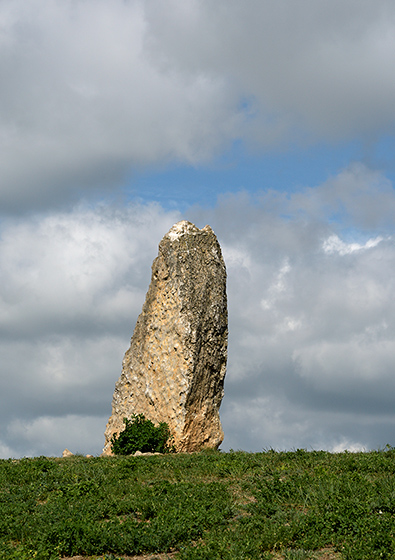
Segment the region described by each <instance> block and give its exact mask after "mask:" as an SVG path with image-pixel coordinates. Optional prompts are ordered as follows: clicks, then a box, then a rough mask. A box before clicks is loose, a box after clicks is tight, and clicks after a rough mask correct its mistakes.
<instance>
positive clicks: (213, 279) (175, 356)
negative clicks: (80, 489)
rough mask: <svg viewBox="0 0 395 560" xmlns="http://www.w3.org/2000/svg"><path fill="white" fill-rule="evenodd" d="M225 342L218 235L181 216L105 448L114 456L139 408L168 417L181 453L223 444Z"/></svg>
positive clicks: (166, 241) (163, 251) (152, 289)
mask: <svg viewBox="0 0 395 560" xmlns="http://www.w3.org/2000/svg"><path fill="white" fill-rule="evenodd" d="M227 343H228V314H227V300H226V269H225V263H224V260H223V258H222V253H221V248H220V246H219V243H218V241H217V238H216V236H215V234H214V232H213V230H212V229H211V228H210V226H206V227H204V228H203V229H201V230H200V229H198V228H197V227H196V226H195V225H193V224H191V223H190V222H187V221H182V222H178V223H177V224H175V225H174V226H173V227H172V228H171V229H170V231H169V232H168V233H167V234H166V235H165V236H164V238H163V239H162V241H161V242H160V244H159V254H158V256H157V258H156V259H155V260H154V262H153V265H152V278H151V284H150V286H149V289H148V292H147V295H146V299H145V303H144V306H143V310H142V312H141V314H140V316H139V318H138V320H137V324H136V327H135V330H134V334H133V337H132V340H131V344H130V348H129V350H128V351H127V352H126V354H125V357H124V360H123V367H122V374H121V376H120V378H119V379H118V381H117V383H116V385H115V391H114V396H113V400H112V414H111V416H110V419H109V421H108V423H107V427H106V431H105V446H104V454H107V455H109V454H111V436H112V434H113V433H119V432H120V431H122V430H123V428H124V425H123V418H124V417H128V418H130V416H131V415H132V414H141V413H142V414H144V415H145V416H146V418H149V419H150V420H152V421H153V422H154V423H155V424H158V423H159V422H167V424H168V425H169V428H170V431H171V433H172V435H173V436H174V444H175V448H176V450H177V451H185V452H191V451H198V450H200V449H202V448H203V447H210V448H216V447H218V446H219V445H220V443H221V442H222V440H223V435H224V434H223V431H222V427H221V422H220V419H219V407H220V405H221V401H222V397H223V385H224V378H225V372H226V359H227Z"/></svg>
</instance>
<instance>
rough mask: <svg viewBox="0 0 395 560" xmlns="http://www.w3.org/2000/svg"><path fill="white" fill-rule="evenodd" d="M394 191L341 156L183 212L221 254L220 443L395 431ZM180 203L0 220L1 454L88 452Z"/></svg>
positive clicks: (376, 437)
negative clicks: (279, 182) (296, 176)
mask: <svg viewBox="0 0 395 560" xmlns="http://www.w3.org/2000/svg"><path fill="white" fill-rule="evenodd" d="M357 183H358V184H359V185H360V188H359V189H358V188H357V186H356V184H357ZM378 184H380V185H383V188H382V189H381V190H380V189H377V185H378ZM339 185H341V188H339ZM350 193H351V194H350ZM373 193H376V198H375V208H374V209H373V210H372V208H371V203H372V197H373ZM355 200H357V201H358V209H357V210H356V211H354V209H355ZM394 200H395V196H394V194H393V193H392V194H391V190H390V185H389V184H388V182H387V181H385V180H384V179H383V178H382V177H380V176H379V175H378V174H377V173H373V172H371V171H370V170H369V169H366V168H363V167H361V166H357V167H355V166H351V167H350V168H349V169H346V170H344V171H343V172H341V173H339V175H338V176H337V177H333V178H332V179H331V180H329V181H327V182H326V183H325V184H323V185H321V186H318V187H317V188H316V189H315V190H311V189H305V190H301V191H299V192H298V193H294V194H289V195H288V196H285V195H283V194H281V193H273V192H268V193H262V194H261V195H257V196H256V197H255V198H254V199H252V198H251V197H249V196H248V195H247V194H245V193H244V194H243V193H241V194H238V195H229V196H223V197H222V199H221V200H220V201H219V203H218V205H217V206H216V207H215V208H213V209H209V210H207V209H202V208H197V207H196V208H194V209H190V211H189V213H188V215H186V216H184V217H186V218H188V219H191V220H192V221H195V223H197V225H199V227H203V226H204V225H205V224H206V223H210V224H211V225H212V226H213V228H214V230H215V231H216V233H217V235H218V237H219V240H220V242H221V245H222V248H223V252H224V256H225V260H226V264H227V270H228V296H229V321H230V346H229V364H228V374H227V377H226V383H225V398H224V402H223V406H222V408H221V415H222V420H223V425H224V429H225V434H226V439H225V441H224V445H223V449H229V448H230V447H233V448H236V449H238V448H240V449H248V450H259V449H262V448H268V447H274V448H288V449H290V448H296V447H307V448H310V447H323V448H326V449H334V450H338V449H340V448H341V447H347V448H349V449H356V448H361V447H365V448H377V447H379V446H384V445H385V444H386V443H393V442H392V433H393V426H394V422H395V416H394V414H393V403H392V395H393V389H395V387H394V383H395V381H394V376H393V371H392V369H393V368H392V364H393V363H394V360H395V351H394V345H393V340H394V337H395V321H394V317H395V309H394V303H393V293H394V280H393V264H394V260H395V244H394V239H393V233H394V231H393V230H394V224H393V223H392V224H390V223H389V216H387V211H388V209H390V208H391V207H392V205H393V204H394ZM339 204H340V205H341V206H342V208H343V209H344V212H345V215H346V216H348V218H347V220H345V226H343V223H342V222H339V221H336V220H334V219H333V211H334V209H336V208H337V207H338V205H339ZM368 215H373V216H379V215H382V216H384V218H385V220H384V222H381V221H380V220H377V219H376V218H374V220H371V219H369V220H366V219H365V217H366V216H368ZM361 216H362V218H361ZM180 217H181V216H180V215H179V214H178V213H177V212H169V211H164V210H163V209H161V208H160V207H159V206H158V205H147V206H142V205H134V204H131V205H129V206H128V207H124V208H118V209H117V208H115V207H107V206H104V205H101V206H97V207H92V208H87V207H83V206H80V207H76V208H75V209H74V210H73V211H69V212H58V213H52V214H50V215H35V216H32V217H31V218H29V219H24V220H23V221H22V220H17V219H12V220H11V219H9V220H8V221H7V222H5V223H3V225H2V230H1V237H0V269H1V271H2V280H3V281H2V283H1V286H0V306H1V313H0V317H1V321H2V323H1V329H2V335H3V336H2V341H1V344H0V364H1V366H0V367H1V376H0V401H1V402H0V411H1V413H0V422H1V425H2V431H1V434H2V435H1V439H0V454H1V455H2V456H10V455H21V454H22V455H23V454H35V455H37V454H41V453H45V454H59V453H60V452H61V451H62V449H63V448H64V447H69V448H71V449H72V450H74V451H77V450H78V451H83V452H94V453H99V452H100V448H101V445H102V443H103V442H102V434H103V430H104V426H105V422H106V420H107V418H108V416H109V413H110V405H111V397H112V393H113V389H114V383H115V381H116V379H117V378H118V376H119V373H120V369H121V362H122V356H123V353H124V352H125V350H126V349H127V347H128V344H129V338H130V336H131V335H132V331H133V328H134V324H135V321H136V319H137V315H138V313H139V312H140V310H141V306H142V303H143V300H144V295H145V291H146V289H147V288H148V283H149V279H150V266H151V263H152V260H153V258H154V257H155V256H156V254H157V244H158V242H159V241H160V239H161V238H162V236H163V235H164V233H166V231H167V230H168V229H169V228H170V226H171V225H172V224H173V223H174V222H176V221H178V220H179V219H180ZM365 224H367V227H366V228H364V225H365ZM373 225H375V226H376V229H374V228H373ZM384 230H385V231H384ZM79 423H80V425H81V431H79V430H78V428H77V426H78V424H79Z"/></svg>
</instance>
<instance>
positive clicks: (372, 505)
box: [0, 448, 395, 560]
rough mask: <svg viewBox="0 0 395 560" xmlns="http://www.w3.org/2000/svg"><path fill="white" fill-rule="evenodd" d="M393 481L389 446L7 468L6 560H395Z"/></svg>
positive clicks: (0, 518) (2, 503)
mask: <svg viewBox="0 0 395 560" xmlns="http://www.w3.org/2000/svg"><path fill="white" fill-rule="evenodd" d="M394 472H395V450H394V449H392V448H387V449H385V450H382V451H375V452H369V453H340V454H331V453H327V452H323V451H310V452H307V451H304V450H297V451H294V452H274V451H267V452H264V453H244V452H230V453H221V452H202V453H198V454H193V455H184V454H180V455H176V454H174V455H163V456H149V457H144V456H143V457H97V458H90V459H87V458H84V457H79V456H76V457H72V458H70V459H57V458H46V457H38V458H35V459H21V460H12V459H9V460H2V461H0V559H7V560H8V559H15V560H22V559H23V560H30V559H37V560H55V559H59V558H62V557H71V556H77V555H81V556H85V557H87V558H88V557H89V558H103V559H104V558H106V559H111V558H112V559H118V558H120V557H123V556H133V555H137V554H140V555H142V554H147V555H149V554H152V555H154V554H159V553H171V552H172V553H176V554H175V555H174V556H172V558H176V559H177V560H203V559H207V560H209V559H210V560H216V559H218V560H219V559H221V560H233V559H245V560H247V559H255V558H261V559H265V560H269V559H273V560H278V559H289V560H305V559H311V560H313V559H323V560H324V559H325V560H329V559H331V560H332V559H333V560H335V559H346V560H348V559H350V560H351V559H353V560H376V559H395V477H394ZM163 558H165V556H163Z"/></svg>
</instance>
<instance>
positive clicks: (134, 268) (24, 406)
mask: <svg viewBox="0 0 395 560" xmlns="http://www.w3.org/2000/svg"><path fill="white" fill-rule="evenodd" d="M394 69H395V5H394V2H393V1H392V0H299V1H298V2H294V1H293V0H276V2H273V1H271V0H243V2H240V1H238V0H216V1H215V2H212V1H209V0H168V1H167V2H161V1H159V0H113V1H112V2H107V1H106V0H28V1H27V0H1V2H0V73H1V76H2V80H1V82H0V177H1V181H0V278H1V282H0V428H1V429H0V458H8V457H23V456H39V455H48V456H52V455H53V456H60V455H61V454H62V451H63V450H64V449H65V448H68V449H70V450H71V451H72V452H73V453H83V454H87V453H89V454H93V455H98V454H100V453H101V451H102V448H103V445H104V429H105V425H106V422H107V420H108V418H109V416H110V414H111V400H112V394H113V391H114V386H115V382H116V380H117V379H118V377H119V375H120V373H121V367H122V359H123V355H124V353H125V351H126V350H127V349H128V346H129V343H130V338H131V336H132V334H133V329H134V326H135V323H136V320H137V317H138V315H139V313H140V311H141V308H142V305H143V302H144V298H145V294H146V291H147V289H148V286H149V282H150V275H151V264H152V261H153V259H154V258H155V256H156V255H157V250H158V244H159V242H160V240H161V239H162V237H163V236H164V235H165V234H166V232H167V231H168V230H169V229H170V227H171V226H172V225H173V224H174V223H176V222H177V221H179V220H182V219H187V220H189V221H191V222H193V223H195V224H196V225H197V226H198V227H200V228H201V227H204V226H205V225H206V224H210V226H211V227H212V228H213V229H214V231H215V233H216V235H217V237H218V240H219V242H220V244H221V247H222V251H223V255H224V259H225V262H226V266H227V273H228V305H229V354H228V369H227V375H226V379H225V396H224V399H223V402H222V406H221V410H220V414H221V421H222V425H223V429H224V432H225V439H224V442H223V444H222V445H221V449H222V450H223V451H228V450H229V449H235V450H237V449H242V450H245V451H262V450H264V449H276V450H292V449H298V448H304V449H308V450H309V449H325V450H329V451H333V452H337V451H342V450H344V449H348V450H350V451H358V450H370V449H381V448H384V447H385V446H386V445H391V446H392V445H395V408H394V397H395V344H394V339H395V298H394V295H393V294H394V293H395V275H394V266H395V191H394V185H395V158H394V153H395V103H394V99H395V70H394Z"/></svg>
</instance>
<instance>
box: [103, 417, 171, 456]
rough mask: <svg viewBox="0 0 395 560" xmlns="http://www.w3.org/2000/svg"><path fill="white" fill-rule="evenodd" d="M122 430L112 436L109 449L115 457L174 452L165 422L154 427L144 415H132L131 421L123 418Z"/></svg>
mask: <svg viewBox="0 0 395 560" xmlns="http://www.w3.org/2000/svg"><path fill="white" fill-rule="evenodd" d="M123 423H124V424H125V428H124V430H123V431H122V432H121V433H120V434H113V436H112V438H111V449H112V451H113V453H115V454H116V455H131V454H133V453H135V452H136V451H141V452H142V453H169V452H172V451H174V447H173V445H172V436H171V434H170V430H169V426H168V425H167V424H166V422H160V424H159V425H158V426H155V424H154V423H153V422H151V420H149V419H148V418H146V417H145V416H144V414H133V415H132V417H131V419H128V418H124V419H123Z"/></svg>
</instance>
